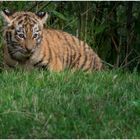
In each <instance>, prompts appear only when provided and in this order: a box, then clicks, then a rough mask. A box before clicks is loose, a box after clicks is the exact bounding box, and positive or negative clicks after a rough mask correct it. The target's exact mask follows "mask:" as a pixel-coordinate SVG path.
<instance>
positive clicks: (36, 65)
mask: <svg viewBox="0 0 140 140" xmlns="http://www.w3.org/2000/svg"><path fill="white" fill-rule="evenodd" d="M44 57H45V56H43V57H42V58H41V60H39V61H38V62H36V63H35V64H34V67H38V66H39V64H40V63H42V62H43V60H44Z"/></svg>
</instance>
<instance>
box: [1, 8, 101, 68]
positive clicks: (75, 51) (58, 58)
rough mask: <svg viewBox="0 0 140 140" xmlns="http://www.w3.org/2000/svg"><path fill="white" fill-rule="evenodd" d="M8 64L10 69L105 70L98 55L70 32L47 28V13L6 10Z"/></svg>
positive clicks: (5, 56) (5, 54)
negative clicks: (45, 26)
mask: <svg viewBox="0 0 140 140" xmlns="http://www.w3.org/2000/svg"><path fill="white" fill-rule="evenodd" d="M1 14H2V16H3V19H4V21H5V23H6V24H5V28H4V33H3V36H4V65H5V66H6V67H12V68H15V67H18V66H19V67H23V68H27V69H32V68H34V67H39V68H46V69H48V70H50V71H63V70H64V69H73V70H80V69H81V70H83V71H93V70H101V68H102V63H101V59H100V58H99V57H98V55H97V54H96V53H95V52H94V51H93V50H92V49H91V48H90V47H89V46H88V45H87V44H86V43H85V42H83V41H81V40H79V39H78V38H76V37H74V36H73V35H70V34H68V33H66V32H63V31H59V30H55V29H45V28H44V24H45V22H46V20H47V18H48V14H47V13H45V12H38V13H36V14H35V13H32V12H15V13H14V14H12V13H11V12H10V11H9V10H3V11H2V13H1Z"/></svg>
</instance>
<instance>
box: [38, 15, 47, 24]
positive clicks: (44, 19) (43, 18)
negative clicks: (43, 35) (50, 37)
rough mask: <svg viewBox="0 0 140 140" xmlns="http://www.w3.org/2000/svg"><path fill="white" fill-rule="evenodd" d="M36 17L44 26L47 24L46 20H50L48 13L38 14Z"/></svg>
mask: <svg viewBox="0 0 140 140" xmlns="http://www.w3.org/2000/svg"><path fill="white" fill-rule="evenodd" d="M36 15H37V17H38V18H39V19H40V20H41V22H42V23H43V24H45V22H46V20H47V18H48V13H46V12H37V13H36Z"/></svg>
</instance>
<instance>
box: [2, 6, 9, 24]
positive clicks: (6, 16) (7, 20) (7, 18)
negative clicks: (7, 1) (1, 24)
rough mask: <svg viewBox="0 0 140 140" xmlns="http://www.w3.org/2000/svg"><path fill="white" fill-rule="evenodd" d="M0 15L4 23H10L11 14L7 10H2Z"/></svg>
mask: <svg viewBox="0 0 140 140" xmlns="http://www.w3.org/2000/svg"><path fill="white" fill-rule="evenodd" d="M1 15H2V17H3V18H4V21H5V22H6V23H8V24H9V23H11V21H12V12H10V11H9V10H8V9H4V10H2V11H1Z"/></svg>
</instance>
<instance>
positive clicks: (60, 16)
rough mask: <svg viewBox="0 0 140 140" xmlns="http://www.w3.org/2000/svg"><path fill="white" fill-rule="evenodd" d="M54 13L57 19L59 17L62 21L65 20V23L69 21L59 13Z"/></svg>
mask: <svg viewBox="0 0 140 140" xmlns="http://www.w3.org/2000/svg"><path fill="white" fill-rule="evenodd" d="M52 13H53V14H54V15H55V16H56V17H58V18H60V19H62V20H64V21H67V18H66V17H65V16H64V15H63V14H62V13H59V12H57V11H52Z"/></svg>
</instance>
